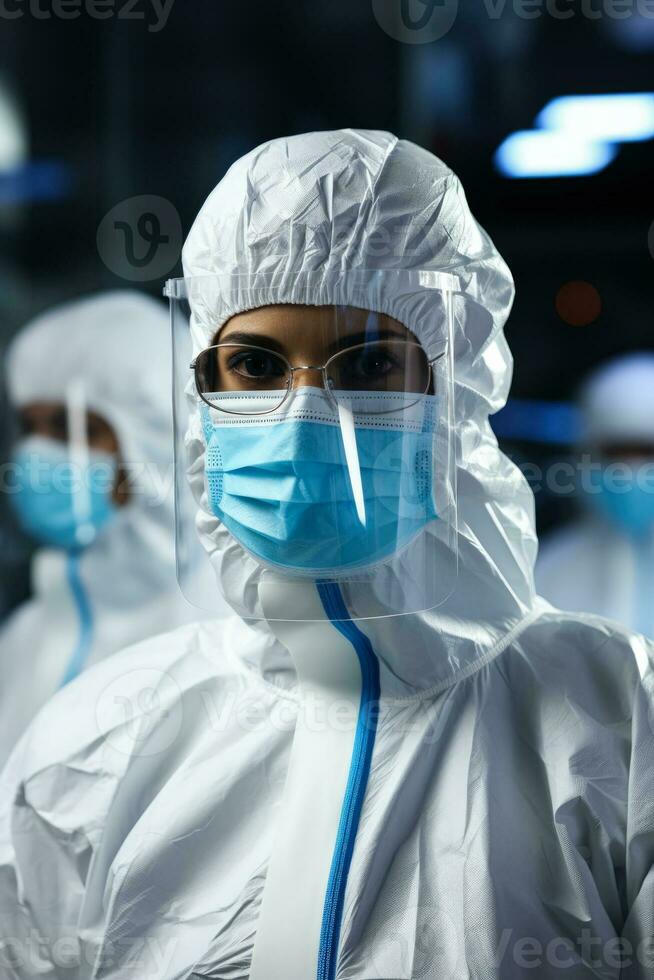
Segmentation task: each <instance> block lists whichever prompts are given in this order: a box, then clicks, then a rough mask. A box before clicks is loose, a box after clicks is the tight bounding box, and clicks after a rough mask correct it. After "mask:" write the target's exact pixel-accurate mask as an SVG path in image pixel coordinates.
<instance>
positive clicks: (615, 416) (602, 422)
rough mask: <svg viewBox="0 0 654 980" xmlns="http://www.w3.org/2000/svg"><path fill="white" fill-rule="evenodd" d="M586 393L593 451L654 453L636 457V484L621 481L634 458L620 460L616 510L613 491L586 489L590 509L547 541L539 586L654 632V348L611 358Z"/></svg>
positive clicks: (559, 600)
mask: <svg viewBox="0 0 654 980" xmlns="http://www.w3.org/2000/svg"><path fill="white" fill-rule="evenodd" d="M580 401H581V410H582V418H583V423H584V424H583V429H584V434H585V439H586V447H587V449H588V450H590V452H591V454H592V453H593V451H595V452H596V451H597V449H601V448H602V447H603V446H606V447H607V448H609V447H611V446H612V445H613V446H615V445H625V446H629V445H633V446H639V445H640V446H643V447H649V455H648V457H647V458H646V459H640V460H638V459H633V461H632V464H633V469H634V474H635V477H636V481H635V482H636V486H635V487H633V486H632V487H630V488H628V486H627V483H626V481H625V477H624V476H623V477H622V481H620V466H621V465H624V463H626V464H627V465H628V464H629V461H628V460H625V461H624V463H623V464H621V463H620V462H619V461H615V462H614V464H613V465H614V471H615V497H614V501H613V503H614V507H613V509H612V510H609V511H608V512H606V513H605V512H604V511H603V510H602V509H600V507H598V504H599V505H601V504H602V503H603V502H604V501H605V498H603V497H599V499H597V497H598V496H599V495H594V494H590V493H588V492H587V491H586V492H581V493H580V496H579V504H580V505H581V507H582V508H583V514H582V515H580V517H579V518H578V519H577V520H576V521H575V522H574V523H572V524H570V525H567V526H565V527H563V528H561V529H560V530H557V531H554V532H553V533H552V534H550V535H549V536H548V537H547V538H545V540H544V541H543V542H542V545H541V548H540V550H539V555H538V562H537V564H536V584H537V586H538V591H539V592H540V593H541V594H542V595H544V596H545V597H546V598H547V599H548V600H549V601H550V602H552V603H554V604H555V605H556V606H559V607H560V608H561V609H570V610H573V611H574V610H581V611H583V612H590V613H598V614H601V615H602V616H608V617H610V618H611V619H616V620H618V622H620V623H623V624H624V625H625V626H628V627H629V628H630V629H632V630H636V631H638V632H640V633H644V634H645V635H646V636H649V637H654V354H651V353H640V354H627V355H625V356H623V357H621V358H618V359H617V360H615V361H612V362H611V363H609V364H607V365H605V366H603V367H602V368H600V369H599V370H598V371H597V372H596V373H595V374H593V376H592V377H591V378H590V379H589V380H588V382H587V383H586V384H585V386H584V389H583V391H582V395H581V400H580ZM607 462H608V461H607ZM644 463H645V464H646V468H644V467H643V464H644ZM595 465H597V463H596V464H595ZM608 465H610V463H608ZM639 482H640V483H641V485H642V489H640V490H639V487H638V483H639ZM590 487H591V490H592V489H593V488H594V485H593V484H592V483H591V484H590ZM615 505H617V507H618V509H617V513H613V512H612V511H615V509H616V508H615Z"/></svg>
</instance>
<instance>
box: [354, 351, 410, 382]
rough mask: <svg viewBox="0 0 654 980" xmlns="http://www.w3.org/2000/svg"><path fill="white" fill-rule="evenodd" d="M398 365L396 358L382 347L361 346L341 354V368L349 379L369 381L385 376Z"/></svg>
mask: <svg viewBox="0 0 654 980" xmlns="http://www.w3.org/2000/svg"><path fill="white" fill-rule="evenodd" d="M397 367H398V363H397V359H396V358H395V357H393V355H392V354H391V353H390V351H389V350H388V349H387V348H384V347H370V348H365V347H364V348H361V349H360V350H357V351H352V352H349V353H346V354H344V355H343V359H342V367H341V370H342V371H343V374H344V375H345V376H346V377H348V378H350V379H357V378H358V379H359V380H361V381H365V382H367V383H370V382H371V381H376V380H379V379H381V378H385V377H386V376H387V375H388V374H390V373H391V371H394V370H395V369H396V368H397Z"/></svg>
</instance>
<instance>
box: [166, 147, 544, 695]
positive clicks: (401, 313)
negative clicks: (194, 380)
mask: <svg viewBox="0 0 654 980" xmlns="http://www.w3.org/2000/svg"><path fill="white" fill-rule="evenodd" d="M183 261H184V273H185V276H187V277H196V276H220V277H234V278H236V277H243V278H245V281H246V282H247V281H248V279H249V280H250V281H252V282H253V283H255V284H256V285H255V287H254V288H253V289H252V290H251V291H248V289H247V287H243V288H239V292H240V295H239V302H238V303H231V304H230V305H229V306H226V305H224V304H223V305H221V302H220V300H219V299H216V298H215V296H214V298H213V302H212V305H211V307H210V308H209V309H204V308H202V306H201V305H199V304H198V303H197V302H196V303H195V304H194V309H193V320H192V333H193V345H194V353H195V354H197V353H198V352H199V351H200V350H202V349H203V348H204V347H207V346H209V345H210V344H211V343H212V342H213V338H214V336H215V333H216V330H217V329H218V328H219V327H220V326H221V325H222V324H223V323H224V322H226V320H227V319H228V318H229V317H230V316H232V315H234V314H235V313H238V312H242V311H243V310H247V309H251V308H253V307H257V306H262V305H266V303H271V302H277V303H281V302H286V303H294V302H295V303H304V304H306V303H310V304H316V305H320V304H321V303H324V304H327V303H339V304H348V303H349V304H350V305H356V306H368V308H375V309H376V310H378V311H380V312H385V313H388V314H390V315H391V316H393V317H395V318H396V319H398V320H399V321H400V322H402V323H404V325H405V326H407V327H408V328H409V329H410V330H411V331H413V333H414V334H415V335H416V336H417V337H418V339H419V340H420V341H421V342H423V343H424V344H425V345H427V343H428V340H429V322H430V321H429V316H428V306H427V302H428V301H427V300H426V296H428V294H427V293H425V292H422V293H420V292H416V293H407V292H406V291H403V292H402V293H401V295H393V294H391V293H389V291H388V289H385V288H384V286H382V288H381V289H380V288H379V287H378V286H375V288H374V289H371V291H370V293H369V294H368V296H362V295H361V293H360V292H356V293H354V294H353V293H352V292H351V291H348V278H347V273H348V271H352V270H357V271H358V272H361V270H367V269H371V270H373V269H388V270H398V269H402V270H407V269H408V270H435V271H438V272H442V273H449V274H451V275H454V276H456V277H457V279H458V281H459V284H460V285H459V289H460V293H459V295H455V297H454V320H455V322H454V382H455V403H454V414H455V433H454V438H455V445H456V458H457V460H458V465H457V471H458V472H457V483H458V500H459V513H458V551H459V570H458V579H457V582H456V586H455V589H454V591H453V593H452V594H451V596H450V597H449V599H448V600H447V601H446V602H445V603H444V604H442V605H440V606H438V607H437V608H436V609H434V610H432V611H429V612H426V613H422V614H414V615H411V616H403V617H393V618H392V619H383V620H379V621H372V620H371V621H368V622H367V624H366V631H367V632H368V633H369V634H370V635H371V636H372V638H373V639H374V641H375V648H376V649H377V650H378V651H379V652H380V657H381V659H382V661H383V666H385V667H386V668H387V669H388V670H389V671H390V673H391V674H392V675H394V676H395V678H396V680H397V679H399V680H400V684H407V685H408V686H409V687H410V688H413V687H416V686H417V687H423V688H424V687H431V686H435V685H439V684H441V683H443V682H446V681H447V680H448V679H450V678H451V675H452V672H456V673H458V672H459V671H460V670H461V669H465V667H466V666H467V665H468V664H472V663H474V662H476V661H477V660H478V658H479V657H480V656H484V655H485V654H486V653H487V652H488V651H489V649H491V648H492V647H493V646H494V644H495V643H496V641H498V640H499V639H500V638H501V637H503V636H504V635H505V634H506V633H507V631H508V630H509V629H510V628H511V627H512V625H513V624H515V623H516V622H518V621H519V620H520V619H522V618H523V617H524V615H525V614H526V613H528V611H529V610H530V608H531V604H532V600H533V578H532V567H533V561H534V558H535V551H536V536H535V530H534V519H533V498H532V494H531V491H530V490H529V488H528V486H527V484H526V483H525V481H524V479H523V478H522V476H521V474H520V472H519V471H518V469H517V468H516V467H515V466H514V465H513V463H511V462H510V461H509V460H508V459H507V457H506V456H504V454H503V453H501V452H500V450H499V449H498V446H497V441H496V439H495V436H494V435H493V433H492V431H491V428H490V426H489V423H488V416H489V414H490V413H492V412H496V411H497V410H498V409H499V408H501V407H502V406H503V405H504V403H505V401H506V398H507V394H508V391H509V385H510V382H511V369H512V358H511V354H510V352H509V349H508V346H507V344H506V341H505V339H504V335H503V326H504V323H505V321H506V319H507V317H508V315H509V312H510V309H511V304H512V301H513V281H512V278H511V274H510V272H509V270H508V268H507V266H506V264H505V263H504V261H503V260H502V258H501V257H500V255H499V254H498V252H497V250H496V249H495V247H494V246H493V243H492V242H491V240H490V239H489V237H488V235H487V234H486V233H485V232H484V231H483V229H481V228H480V226H479V225H478V224H477V222H476V221H475V220H474V218H473V217H472V215H471V213H470V210H469V208H468V204H467V201H466V198H465V194H464V192H463V189H462V187H461V184H460V183H459V180H458V179H457V177H456V176H455V175H454V174H453V173H452V171H451V170H450V169H449V168H448V167H447V166H446V165H445V164H444V163H442V162H441V161H440V160H438V159H437V158H436V157H434V156H433V155H432V154H431V153H428V152H427V151H425V150H423V149H421V148H420V147H418V146H415V145H414V144H412V143H409V142H408V141H406V140H398V139H397V138H396V137H395V136H392V135H391V134H390V133H384V132H376V131H364V130H340V131H336V132H323V133H310V134H306V135H301V136H294V137H290V138H285V139H278V140H273V141H271V142H270V143H266V144H264V145H262V146H260V147H258V148H257V149H255V150H253V151H252V152H251V153H249V154H247V155H246V156H244V157H243V158H241V159H240V160H238V161H237V162H236V163H235V164H234V165H233V166H232V167H231V168H230V170H229V171H228V173H227V174H226V176H225V177H224V178H223V180H222V181H221V182H220V183H219V184H218V186H217V187H216V188H215V190H214V191H213V193H212V194H211V195H210V196H209V198H208V199H207V201H206V203H205V204H204V206H203V208H202V209H201V211H200V213H199V215H198V217H197V219H196V221H195V224H194V225H193V228H192V230H191V232H190V234H189V236H188V239H187V241H186V244H185V247H184V253H183ZM307 273H310V274H312V276H313V275H315V277H316V280H317V282H318V286H317V288H316V290H315V292H314V293H313V294H312V295H307V292H306V288H305V286H304V282H305V281H306V278H305V274H307ZM299 274H302V277H303V278H302V280H300V281H301V283H302V285H300V286H298V285H297V281H298V280H297V277H298V275H299ZM264 278H265V282H266V284H267V285H266V286H265V287H262V286H261V282H262V279H264ZM392 279H393V277H390V278H389V282H392ZM239 282H240V279H239ZM215 292H216V291H214V294H215ZM233 292H234V291H232V293H231V295H233ZM188 444H189V451H190V458H191V463H190V479H191V485H192V489H193V491H194V494H195V497H196V500H198V502H199V503H200V511H199V514H198V519H197V523H198V528H199V533H200V537H201V540H202V543H203V545H204V547H205V548H206V550H207V551H208V553H209V555H210V558H211V561H212V564H213V566H214V568H215V570H216V573H217V575H218V578H219V580H220V583H221V587H222V589H223V591H224V593H225V595H226V597H227V599H228V600H229V599H230V596H231V597H233V601H234V604H237V602H238V604H240V605H241V606H242V604H243V601H244V598H245V602H246V607H247V609H248V611H249V612H251V614H252V616H253V617H256V618H259V617H260V616H261V609H260V596H259V590H258V585H259V581H260V577H261V568H260V566H259V565H258V564H257V562H256V561H255V560H254V559H252V558H251V557H250V556H249V555H248V554H246V552H245V551H244V550H243V548H242V547H241V546H240V545H239V543H238V542H237V541H236V540H235V539H234V538H233V537H232V536H231V535H230V534H229V532H228V531H227V530H226V528H224V527H223V526H222V525H221V523H220V522H219V520H218V519H217V518H216V517H215V516H214V515H213V513H211V511H210V509H209V507H208V504H207V499H206V494H205V493H204V441H203V439H202V434H201V427H200V422H199V417H198V414H197V413H196V417H195V419H194V420H193V421H192V425H191V430H190V434H189V439H188ZM428 536H429V531H425V532H423V534H422V535H421V536H420V537H419V539H418V541H417V542H416V543H414V544H413V545H412V546H411V548H409V549H408V551H407V554H406V558H405V560H404V567H403V569H402V572H403V575H404V576H405V577H406V580H407V581H411V580H412V576H413V574H415V571H414V569H419V568H421V567H424V564H423V563H424V550H423V551H421V552H420V560H419V561H418V560H415V556H416V553H417V552H418V551H419V550H420V549H425V548H430V547H432V544H431V543H430V541H429V540H428ZM433 554H434V558H433V560H434V561H435V560H437V554H436V546H435V544H434V545H433ZM412 557H413V559H414V560H413V563H412ZM412 564H413V567H412ZM409 638H410V640H411V642H410V646H411V649H412V650H414V651H415V656H414V657H407V656H406V649H407V641H408V640H409ZM399 650H403V651H404V653H403V654H402V656H401V658H400V659H398V658H399V654H398V651H399ZM421 650H422V651H424V655H423V654H421V653H420V651H421ZM400 660H401V662H400Z"/></svg>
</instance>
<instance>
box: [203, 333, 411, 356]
mask: <svg viewBox="0 0 654 980" xmlns="http://www.w3.org/2000/svg"><path fill="white" fill-rule="evenodd" d="M408 339H409V338H408V337H407V336H406V334H403V333H399V332H398V331H396V330H389V329H382V330H378V329H377V328H376V327H375V328H373V329H370V330H360V331H359V332H358V333H352V334H346V335H345V336H344V337H339V338H338V339H337V340H334V341H332V343H331V344H329V345H328V347H327V350H328V352H329V356H331V355H332V354H335V353H336V352H337V351H340V350H345V349H346V348H348V347H357V346H358V345H359V344H365V343H371V342H374V341H378V340H408ZM217 343H218V344H253V345H254V346H256V347H264V348H267V349H268V350H273V351H275V352H276V353H278V354H282V355H283V356H287V351H286V348H285V345H284V344H280V343H279V341H278V340H275V339H274V338H273V337H270V336H268V335H267V334H261V333H255V332H254V331H252V332H250V331H249V330H235V331H234V332H233V333H230V334H227V336H226V337H224V338H223V339H222V340H220V339H218V340H217Z"/></svg>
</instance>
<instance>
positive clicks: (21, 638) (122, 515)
mask: <svg viewBox="0 0 654 980" xmlns="http://www.w3.org/2000/svg"><path fill="white" fill-rule="evenodd" d="M5 370H6V375H7V384H8V390H9V398H10V401H11V404H12V405H13V407H14V408H16V409H17V410H19V409H21V408H22V407H23V406H25V405H28V404H30V403H34V402H49V403H58V404H59V403H60V404H62V405H65V404H66V402H67V400H68V399H69V397H70V392H71V387H72V386H73V385H74V384H75V383H78V384H80V383H81V385H82V391H83V397H84V400H85V403H86V408H87V409H88V410H89V411H92V412H95V413H97V414H98V415H100V416H102V418H103V419H104V420H105V421H106V422H108V423H109V424H110V425H111V426H112V428H113V430H114V432H115V434H116V436H117V440H118V443H119V447H120V456H121V465H122V466H123V469H124V471H125V476H124V479H125V481H126V482H127V483H128V484H129V491H128V492H129V498H128V500H127V502H126V504H125V505H124V506H122V507H117V508H116V511H115V514H114V515H113V517H112V519H111V521H110V522H109V523H108V524H107V525H106V526H105V527H103V528H102V530H101V532H100V533H99V534H98V536H97V538H96V539H95V540H94V541H93V542H92V543H91V544H90V545H89V546H88V547H87V548H85V549H83V550H81V551H80V552H79V553H78V554H75V555H72V554H69V553H67V552H66V551H65V550H63V549H61V548H55V547H48V546H42V547H39V548H38V549H37V551H36V553H35V555H34V558H33V564H32V596H31V597H30V598H29V599H28V600H26V601H25V602H24V603H23V604H22V605H20V606H19V607H18V608H17V609H15V610H14V611H13V612H12V614H11V616H10V617H9V618H8V619H7V620H6V622H5V623H4V624H3V628H2V630H1V631H0V761H1V762H3V763H4V761H5V759H6V758H7V756H8V754H9V753H10V751H11V750H12V748H13V746H14V745H15V743H16V741H17V739H18V737H19V736H20V735H21V734H22V733H23V731H24V729H25V728H26V727H27V725H28V724H29V722H30V721H31V720H32V718H33V717H34V716H35V714H36V713H37V711H38V710H39V708H40V707H41V706H42V705H43V704H44V703H45V702H46V701H47V700H48V698H50V697H51V696H52V695H53V694H54V693H55V692H56V691H57V689H58V688H59V687H60V686H61V684H62V683H63V682H64V681H65V680H68V679H70V678H71V677H72V676H74V675H75V674H77V673H78V672H79V671H81V670H83V669H85V668H86V667H88V666H90V665H91V664H93V663H96V662H97V661H99V660H101V659H103V658H104V657H106V656H108V655H109V654H112V653H116V652H117V651H119V650H122V649H123V648H124V647H125V646H127V645H129V644H131V643H135V642H136V641H138V640H142V639H146V638H147V637H149V636H152V635H153V634H155V633H159V632H161V631H165V630H168V629H173V628H174V627H175V626H179V625H180V624H182V623H187V622H190V621H192V620H193V619H196V618H204V617H203V614H202V613H201V612H200V611H199V610H197V609H196V608H195V607H194V606H192V605H191V604H190V603H189V602H187V601H186V600H185V599H184V598H183V596H182V594H181V592H180V590H179V587H178V585H177V582H176V579H175V560H174V533H173V532H174V508H173V492H172V491H173V487H172V483H173V480H172V472H171V466H172V450H171V431H172V418H171V411H170V342H169V326H168V316H167V314H166V311H165V308H164V307H163V306H162V305H161V304H160V303H157V302H155V301H154V300H152V299H150V298H148V297H145V296H142V295H140V294H138V293H136V292H130V291H116V292H108V293H99V294H97V295H96V296H92V297H89V298H86V299H81V300H76V301H74V302H72V303H67V304H64V305H62V306H60V307H57V308H56V309H53V310H51V311H48V312H47V313H44V314H42V315H41V316H39V317H38V318H37V319H35V320H34V321H32V322H31V323H30V324H28V325H27V326H26V327H25V328H24V329H23V330H22V331H21V332H20V333H19V334H18V335H17V336H16V338H15V339H14V340H13V342H12V343H11V345H10V348H9V351H8V354H7V359H6V366H5ZM62 480H63V474H62ZM67 724H68V722H67V721H66V722H64V725H67Z"/></svg>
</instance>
